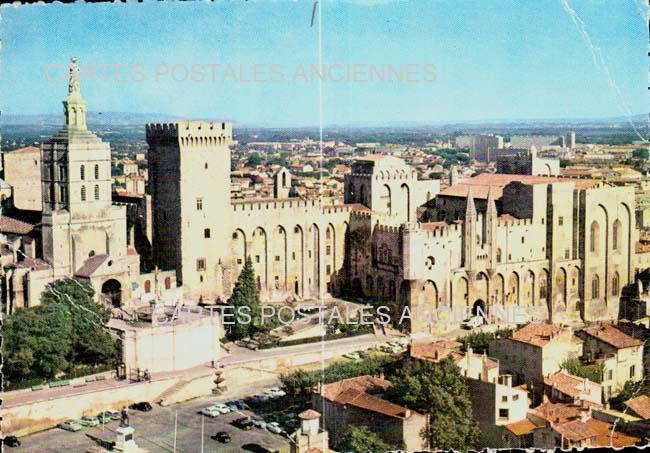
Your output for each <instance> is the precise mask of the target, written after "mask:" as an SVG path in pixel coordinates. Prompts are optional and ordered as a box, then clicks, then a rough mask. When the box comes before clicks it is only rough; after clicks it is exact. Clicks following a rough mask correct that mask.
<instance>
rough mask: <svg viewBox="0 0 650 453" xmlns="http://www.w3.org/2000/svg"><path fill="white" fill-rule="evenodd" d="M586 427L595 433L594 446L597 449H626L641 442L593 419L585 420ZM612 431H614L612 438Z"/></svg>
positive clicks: (610, 425) (609, 424)
mask: <svg viewBox="0 0 650 453" xmlns="http://www.w3.org/2000/svg"><path fill="white" fill-rule="evenodd" d="M587 426H588V427H589V429H591V431H593V432H595V433H596V446H599V447H609V446H612V447H616V448H620V447H628V446H633V445H635V444H636V443H637V442H639V441H640V440H641V439H639V438H638V437H632V436H628V435H626V434H623V433H622V432H621V431H620V430H616V429H614V425H612V424H611V423H606V422H604V421H601V420H596V419H595V418H590V419H589V420H587ZM612 430H613V431H614V435H613V436H612Z"/></svg>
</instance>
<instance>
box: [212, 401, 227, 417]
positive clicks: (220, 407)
mask: <svg viewBox="0 0 650 453" xmlns="http://www.w3.org/2000/svg"><path fill="white" fill-rule="evenodd" d="M211 407H214V408H215V409H217V410H218V411H219V412H221V413H222V414H228V413H230V412H231V410H230V408H229V407H228V406H226V405H225V404H223V403H217V404H214V405H212V406H211Z"/></svg>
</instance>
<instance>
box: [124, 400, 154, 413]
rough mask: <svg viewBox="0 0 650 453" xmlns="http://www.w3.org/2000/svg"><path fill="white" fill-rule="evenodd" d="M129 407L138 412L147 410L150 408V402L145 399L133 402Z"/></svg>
mask: <svg viewBox="0 0 650 453" xmlns="http://www.w3.org/2000/svg"><path fill="white" fill-rule="evenodd" d="M129 409H135V410H136V411H140V412H149V411H150V410H151V409H153V408H152V407H151V404H149V403H147V402H146V401H141V402H139V403H133V404H131V405H130V406H129Z"/></svg>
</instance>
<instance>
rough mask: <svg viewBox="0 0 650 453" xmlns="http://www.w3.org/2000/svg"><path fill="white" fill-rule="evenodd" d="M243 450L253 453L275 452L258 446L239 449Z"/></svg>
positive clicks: (248, 445)
mask: <svg viewBox="0 0 650 453" xmlns="http://www.w3.org/2000/svg"><path fill="white" fill-rule="evenodd" d="M241 448H242V449H243V450H246V451H252V452H253V453H275V452H276V451H277V450H275V451H274V450H269V449H268V448H264V447H262V446H261V445H258V444H246V445H242V447H241Z"/></svg>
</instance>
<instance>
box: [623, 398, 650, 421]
mask: <svg viewBox="0 0 650 453" xmlns="http://www.w3.org/2000/svg"><path fill="white" fill-rule="evenodd" d="M624 404H625V405H626V406H627V407H628V408H629V409H630V410H631V411H633V412H634V413H635V414H637V415H638V416H639V417H641V418H643V419H646V420H647V419H650V396H648V395H641V396H637V397H636V398H632V399H629V400H627V401H626V402H625V403H624Z"/></svg>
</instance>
